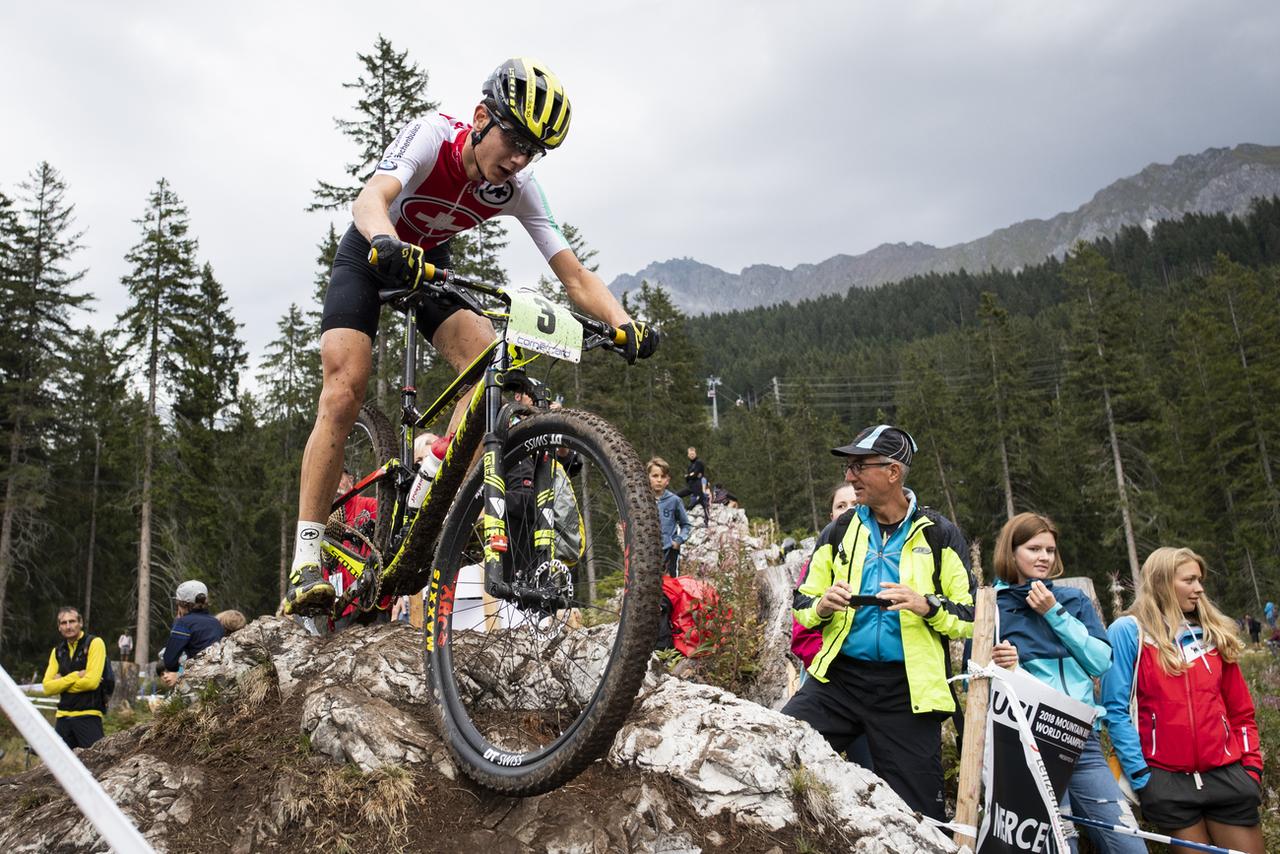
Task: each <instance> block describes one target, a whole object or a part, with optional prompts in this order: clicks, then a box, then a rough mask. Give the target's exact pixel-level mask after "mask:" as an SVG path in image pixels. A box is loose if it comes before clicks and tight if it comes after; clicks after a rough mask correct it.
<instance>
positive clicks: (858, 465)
mask: <svg viewBox="0 0 1280 854" xmlns="http://www.w3.org/2000/svg"><path fill="white" fill-rule="evenodd" d="M891 465H893V463H892V462H886V463H869V462H866V461H865V460H850V461H849V462H847V463H845V464H844V470H845V471H851V472H853V473H854V474H862V473H863V472H864V471H866V470H867V469H882V468H884V467H885V466H891Z"/></svg>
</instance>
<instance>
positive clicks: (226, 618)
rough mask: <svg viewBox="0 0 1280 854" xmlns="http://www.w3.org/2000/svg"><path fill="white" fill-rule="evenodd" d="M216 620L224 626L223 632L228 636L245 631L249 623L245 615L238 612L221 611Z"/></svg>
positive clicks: (215, 617)
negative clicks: (246, 624)
mask: <svg viewBox="0 0 1280 854" xmlns="http://www.w3.org/2000/svg"><path fill="white" fill-rule="evenodd" d="M214 619H216V620H217V621H218V622H219V623H220V624H221V625H222V631H223V632H224V633H225V634H228V635H229V634H231V633H232V632H238V631H240V630H241V629H243V628H244V626H245V623H246V622H247V621H246V620H245V618H244V614H241V613H240V612H239V611H236V610H227V611H219V612H218V613H217V614H216V615H215V616H214Z"/></svg>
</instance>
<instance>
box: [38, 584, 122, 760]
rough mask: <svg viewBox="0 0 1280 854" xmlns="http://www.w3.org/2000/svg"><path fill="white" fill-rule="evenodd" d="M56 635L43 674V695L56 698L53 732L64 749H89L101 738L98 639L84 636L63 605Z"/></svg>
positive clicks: (103, 650) (103, 649)
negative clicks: (58, 737)
mask: <svg viewBox="0 0 1280 854" xmlns="http://www.w3.org/2000/svg"><path fill="white" fill-rule="evenodd" d="M58 634H60V635H62V640H61V641H59V642H58V645H57V646H55V647H54V648H53V651H52V652H50V653H49V666H48V667H47V668H46V669H45V672H44V683H43V684H44V693H45V696H48V697H52V696H54V695H55V694H56V695H58V711H57V713H56V715H55V720H54V725H53V728H54V731H55V732H57V733H58V735H60V736H62V740H63V741H65V742H66V743H67V747H70V748H71V749H73V750H74V749H75V748H77V747H91V746H92V745H93V744H94V742H96V741H97V740H98V739H100V738H102V715H103V713H104V712H106V710H107V704H106V698H105V697H103V696H102V692H101V691H99V690H98V688H99V687H100V686H101V684H102V671H103V668H104V667H105V666H106V662H107V645H106V644H105V643H104V642H103V640H102V638H99V637H94V636H93V635H90V634H86V633H85V631H84V623H83V622H82V621H81V618H80V612H79V611H78V610H77V609H75V608H73V607H71V606H70V605H64V606H63V607H61V608H59V609H58Z"/></svg>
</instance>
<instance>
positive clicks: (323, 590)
mask: <svg viewBox="0 0 1280 854" xmlns="http://www.w3.org/2000/svg"><path fill="white" fill-rule="evenodd" d="M335 598H337V593H335V592H334V589H333V585H332V584H330V583H329V582H328V581H327V580H326V579H325V577H324V575H322V574H321V573H320V565H319V564H317V563H304V564H302V565H301V566H295V567H294V568H293V569H292V570H291V571H290V572H289V591H288V592H287V593H285V595H284V612H285V613H286V614H320V613H323V612H324V611H327V610H328V609H329V608H330V607H331V606H332V605H333V600H334V599H335Z"/></svg>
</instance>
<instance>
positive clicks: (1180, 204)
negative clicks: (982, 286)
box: [609, 143, 1280, 314]
mask: <svg viewBox="0 0 1280 854" xmlns="http://www.w3.org/2000/svg"><path fill="white" fill-rule="evenodd" d="M1273 195H1277V196H1280V146H1267V145H1258V144H1254V143H1241V144H1239V145H1236V146H1234V147H1231V148H1209V149H1206V150H1205V151H1202V152H1200V153H1199V154H1184V155H1181V156H1179V157H1177V158H1175V159H1174V161H1173V162H1172V163H1151V164H1148V165H1147V166H1146V167H1144V168H1143V169H1142V170H1141V171H1139V172H1138V173H1137V174H1135V175H1129V176H1126V177H1123V178H1119V179H1117V180H1116V181H1113V182H1112V183H1110V184H1108V185H1107V186H1105V187H1103V188H1102V189H1100V190H1098V191H1097V192H1096V193H1094V195H1093V197H1092V198H1091V199H1090V200H1089V201H1088V202H1086V203H1084V204H1083V205H1081V206H1080V207H1078V208H1076V209H1075V210H1072V211H1064V212H1062V213H1058V214H1056V215H1054V216H1052V217H1050V218H1048V219H1038V218H1032V219H1026V220H1022V221H1020V222H1017V223H1014V224H1012V225H1009V226H1005V227H1003V228H999V229H996V230H995V231H993V232H991V233H990V234H988V235H985V236H983V237H979V238H977V239H975V240H970V241H966V242H963V243H957V244H953V245H951V246H945V247H937V246H932V245H930V244H927V243H922V242H919V241H915V242H912V243H906V242H898V243H882V244H880V245H879V246H876V247H875V248H874V249H871V250H869V251H867V252H864V253H862V254H860V255H848V254H838V255H833V256H831V257H829V258H827V259H825V260H823V261H819V262H816V263H807V264H800V265H797V266H796V267H793V268H791V269H787V268H784V267H780V266H776V265H772V264H753V265H751V266H748V267H744V268H743V269H742V271H741V272H740V273H730V272H727V271H725V270H722V269H720V268H718V267H714V266H712V265H710V264H705V263H703V262H701V261H697V260H696V259H693V258H687V257H686V258H672V259H669V260H667V261H656V262H654V263H652V264H649V265H648V266H646V267H645V268H644V269H642V270H640V271H638V272H637V273H634V274H623V275H620V276H618V277H617V278H615V279H614V280H613V281H612V282H611V283H610V284H609V290H610V291H612V292H613V293H614V294H615V295H618V296H621V295H622V294H623V293H624V292H626V291H631V290H635V289H637V288H639V287H640V284H641V282H642V281H646V280H647V281H649V282H655V283H659V284H661V285H662V286H663V287H664V288H666V289H667V291H668V292H669V293H670V294H671V297H672V299H673V300H674V302H675V303H676V305H678V306H679V307H680V308H681V309H682V310H683V311H685V312H686V313H688V314H708V313H714V312H721V311H732V310H735V309H747V308H755V307H757V306H764V305H773V304H776V303H783V302H791V303H795V302H800V301H801V300H805V299H812V298H814V297H819V296H823V295H826V294H835V293H844V292H845V291H847V290H848V289H849V288H851V287H859V288H870V287H875V286H876V285H880V284H884V283H886V282H893V281H898V280H901V279H905V278H908V277H910V276H915V275H922V274H926V273H953V272H957V271H959V270H961V269H967V270H974V271H977V270H987V269H991V268H993V267H994V268H996V269H1015V270H1016V269H1020V268H1022V267H1024V266H1027V265H1029V264H1036V263H1039V262H1040V261H1043V260H1044V259H1045V258H1046V257H1048V256H1050V255H1052V256H1056V257H1059V258H1061V257H1062V256H1063V255H1065V254H1066V252H1067V250H1068V249H1070V247H1071V246H1072V245H1074V244H1075V243H1076V242H1077V241H1080V240H1085V241H1091V240H1096V239H1098V238H1100V237H1109V236H1111V235H1114V234H1115V233H1117V232H1118V231H1119V230H1120V229H1121V228H1124V227H1126V226H1141V227H1143V228H1145V229H1147V230H1148V231H1150V230H1151V229H1152V228H1154V227H1155V224H1156V223H1157V222H1159V221H1161V220H1166V219H1176V218H1180V217H1182V216H1183V215H1184V214H1187V213H1193V212H1194V213H1205V214H1217V213H1225V214H1230V215H1242V214H1244V213H1246V212H1247V211H1248V208H1249V204H1250V202H1251V201H1252V199H1254V198H1257V197H1259V196H1273Z"/></svg>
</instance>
